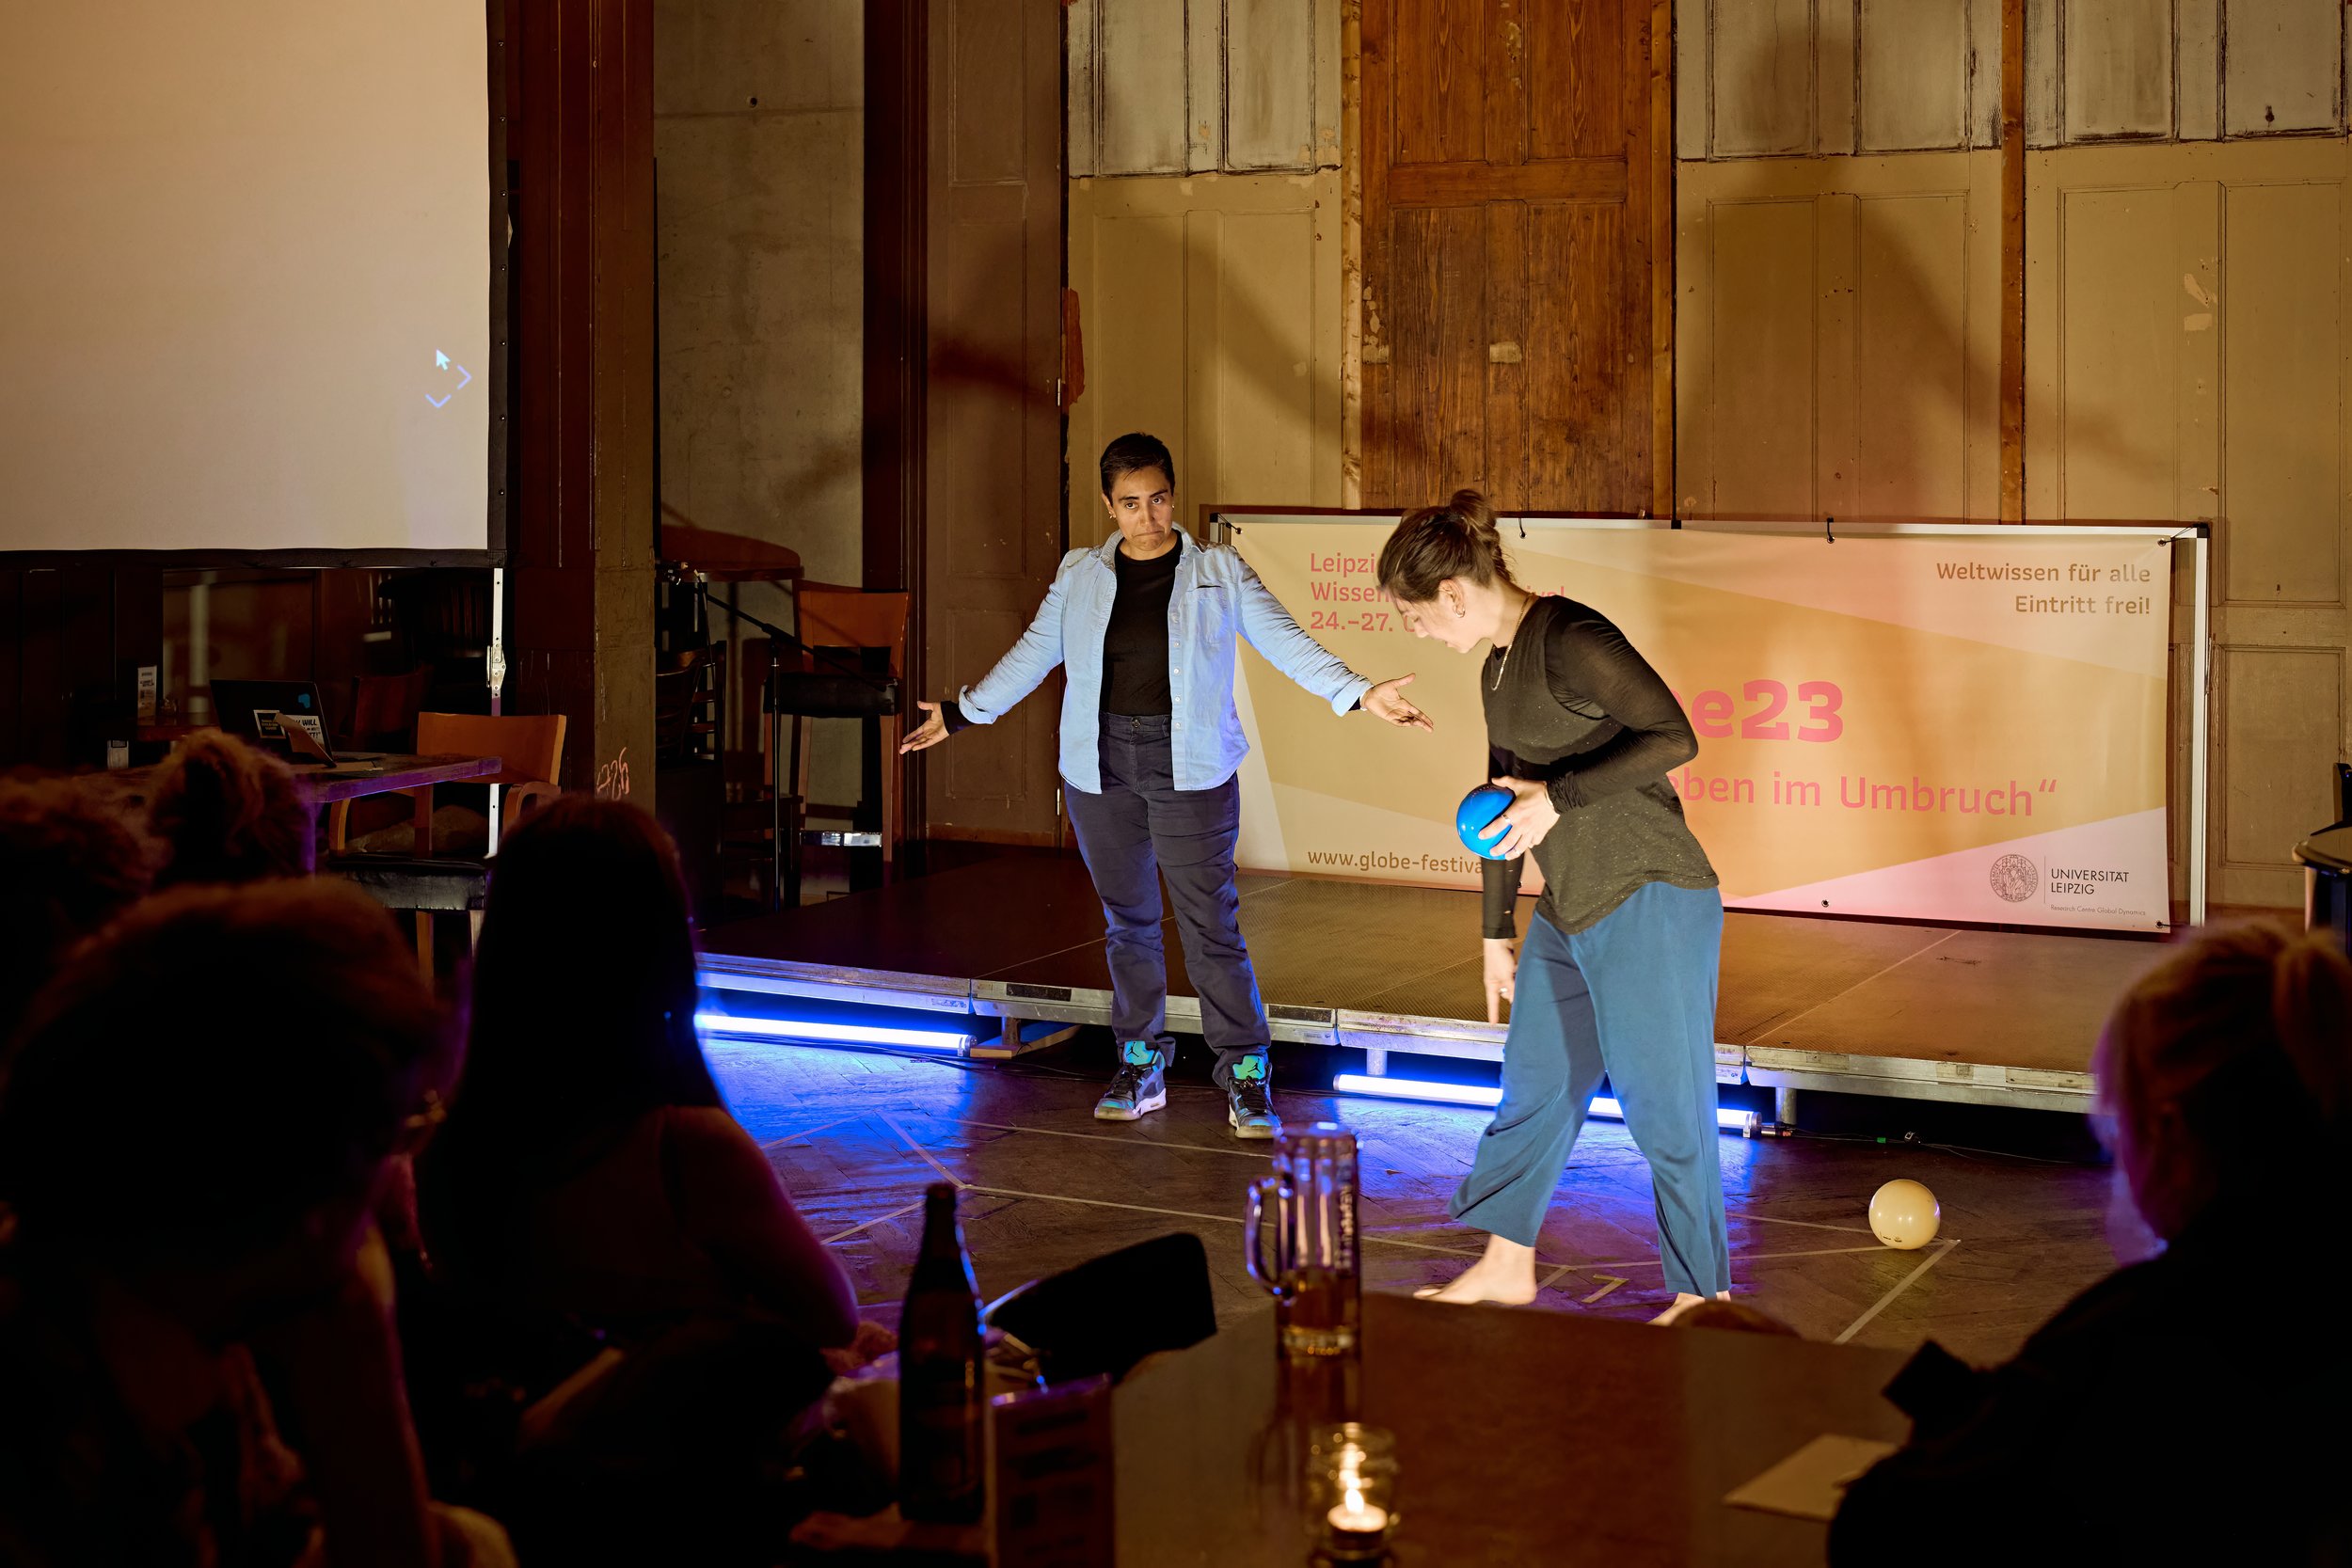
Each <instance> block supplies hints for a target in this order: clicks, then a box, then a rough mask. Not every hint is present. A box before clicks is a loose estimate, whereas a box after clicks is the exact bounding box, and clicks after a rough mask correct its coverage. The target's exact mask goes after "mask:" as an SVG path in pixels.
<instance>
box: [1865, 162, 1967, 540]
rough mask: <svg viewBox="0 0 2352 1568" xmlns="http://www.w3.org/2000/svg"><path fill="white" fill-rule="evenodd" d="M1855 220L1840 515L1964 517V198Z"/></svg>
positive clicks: (1881, 208) (1868, 201)
mask: <svg viewBox="0 0 2352 1568" xmlns="http://www.w3.org/2000/svg"><path fill="white" fill-rule="evenodd" d="M1854 215H1855V220H1856V221H1855V229H1856V232H1855V235H1854V238H1853V241H1852V252H1853V255H1854V257H1855V266H1854V272H1853V276H1854V300H1853V314H1854V323H1853V390H1854V397H1853V406H1854V408H1855V410H1856V414H1855V418H1854V420H1853V430H1854V439H1853V454H1854V461H1853V464H1852V483H1851V486H1850V487H1849V489H1848V493H1847V495H1846V496H1844V497H1843V498H1841V500H1842V504H1843V506H1844V508H1845V513H1844V515H1850V516H1863V517H1955V516H1957V517H1964V516H1967V515H1969V507H1968V484H1967V479H1968V475H1967V460H1968V445H1969V428H1968V420H1967V418H1966V414H1967V406H1968V391H1969V363H1968V357H1969V356H1968V347H1969V345H1968V341H1967V332H1966V327H1965V323H1966V317H1967V307H1968V278H1967V273H1968V198H1967V197H1966V196H1965V195H1962V194H1944V195H1923V196H1878V197H1867V198H1863V199H1861V200H1860V201H1858V202H1856V203H1855V212H1854Z"/></svg>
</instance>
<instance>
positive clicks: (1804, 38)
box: [1708, 0, 1816, 158]
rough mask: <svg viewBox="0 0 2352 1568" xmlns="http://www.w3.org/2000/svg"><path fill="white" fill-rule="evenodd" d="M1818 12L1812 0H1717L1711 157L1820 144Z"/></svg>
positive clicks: (1711, 53) (1711, 56) (1804, 148)
mask: <svg viewBox="0 0 2352 1568" xmlns="http://www.w3.org/2000/svg"><path fill="white" fill-rule="evenodd" d="M1812 11H1813V8H1812V6H1811V5H1810V4H1809V0H1713V4H1712V6H1711V7H1710V16H1711V22H1712V25H1711V27H1710V29H1709V31H1710V42H1711V45H1712V47H1711V48H1710V50H1709V52H1708V98H1709V99H1710V100H1711V102H1712V117H1713V121H1714V130H1713V134H1712V135H1710V136H1709V137H1708V155H1709V156H1710V157H1717V158H1756V157H1770V156H1774V155H1787V154H1791V153H1800V152H1811V151H1813V150H1814V149H1815V127H1816V120H1815V114H1814V109H1815V76H1814V53H1813V38H1812V32H1813V25H1812V23H1813V17H1812Z"/></svg>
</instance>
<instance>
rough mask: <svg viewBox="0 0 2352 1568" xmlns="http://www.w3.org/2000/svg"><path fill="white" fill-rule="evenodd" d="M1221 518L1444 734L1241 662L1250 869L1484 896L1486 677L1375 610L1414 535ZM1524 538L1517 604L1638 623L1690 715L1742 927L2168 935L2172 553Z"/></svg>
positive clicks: (1878, 537)
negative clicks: (1541, 603)
mask: <svg viewBox="0 0 2352 1568" xmlns="http://www.w3.org/2000/svg"><path fill="white" fill-rule="evenodd" d="M1227 521H1228V522H1229V523H1231V524H1232V525H1234V526H1235V527H1236V529H1237V532H1236V533H1235V535H1234V543H1235V545H1236V546H1237V547H1238V548H1239V549H1240V551H1241V553H1242V555H1243V556H1244V557H1245V558H1246V559H1247V560H1248V562H1249V563H1250V565H1251V566H1253V567H1254V568H1256V570H1257V572H1258V575H1259V576H1260V577H1261V578H1263V579H1264V581H1265V584H1266V586H1267V587H1268V588H1270V589H1271V590H1272V591H1273V592H1274V594H1275V596H1276V597H1278V598H1279V599H1280V600H1281V601H1282V602H1283V604H1284V605H1285V606H1287V607H1288V608H1289V610H1290V611H1291V613H1292V614H1293V615H1295V617H1296V618H1297V620H1298V623H1299V625H1301V626H1305V627H1307V628H1308V629H1309V630H1310V631H1311V632H1312V633H1313V635H1314V636H1315V637H1316V638H1317V639H1318V640H1319V641H1322V642H1323V643H1324V645H1325V646H1327V647H1328V648H1330V649H1331V650H1332V651H1333V652H1334V653H1336V654H1338V655H1339V656H1340V657H1343V658H1344V659H1346V660H1347V662H1348V663H1349V664H1350V665H1352V666H1353V667H1354V668H1355V669H1356V670H1358V671H1359V672H1360V673H1363V674H1366V675H1369V676H1371V677H1373V678H1375V679H1385V678H1388V677H1390V676H1393V675H1400V674H1404V673H1406V672H1408V671H1409V672H1411V673H1413V674H1414V676H1415V680H1414V684H1413V686H1412V687H1411V689H1410V692H1409V694H1410V695H1411V696H1412V698H1413V699H1414V700H1415V701H1416V702H1417V703H1418V704H1420V705H1421V706H1422V708H1423V709H1424V710H1426V711H1427V712H1428V713H1429V715H1430V716H1431V718H1432V719H1433V720H1434V721H1436V723H1437V726H1438V729H1437V734H1436V735H1434V736H1430V735H1424V734H1422V733H1420V732H1416V731H1403V730H1397V729H1393V728H1391V727H1390V726H1388V725H1385V724H1380V723H1376V722H1372V721H1367V720H1365V719H1363V718H1361V717H1351V718H1349V719H1348V720H1346V721H1339V722H1335V721H1333V719H1332V717H1331V713H1330V709H1329V707H1328V706H1327V705H1324V704H1322V703H1319V702H1318V701H1317V700H1316V699H1315V698H1313V697H1311V696H1310V695H1308V694H1307V693H1306V692H1304V691H1301V690H1300V689H1297V688H1296V687H1295V686H1293V685H1292V684H1291V683H1290V682H1288V681H1287V680H1285V679H1283V678H1282V677H1281V676H1280V675H1279V674H1277V673H1274V671H1273V669H1272V667H1271V666H1269V665H1268V664H1266V663H1265V661H1264V660H1263V659H1261V658H1259V657H1257V656H1256V655H1255V654H1254V653H1245V655H1244V657H1243V660H1242V671H1243V674H1242V679H1241V682H1240V686H1239V689H1238V690H1237V697H1238V700H1239V702H1240V705H1241V713H1242V721H1243V724H1244V726H1245V728H1246V729H1247V731H1248V736H1249V740H1250V744H1251V752H1250V756H1249V758H1248V761H1247V762H1246V763H1245V764H1244V765H1243V768H1242V775H1241V782H1242V789H1243V799H1242V832H1241V847H1240V855H1241V860H1242V863H1243V864H1244V865H1245V866H1247V867H1249V868H1252V869H1258V870H1281V871H1294V872H1308V873H1313V874H1318V875H1324V876H1338V877H1352V878H1359V879H1367V880H1382V881H1402V882H1414V883H1421V884H1424V885H1439V886H1463V887H1470V886H1475V885H1476V884H1477V881H1478V878H1479V868H1478V863H1477V861H1476V860H1475V858H1474V857H1472V856H1471V855H1470V853H1469V852H1468V851H1467V850H1465V849H1464V848H1463V847H1462V846H1461V844H1460V841H1459V840H1458V839H1456V838H1455V837H1454V826H1453V824H1454V805H1455V803H1456V802H1457V801H1458V800H1460V799H1461V797H1462V795H1463V793H1464V792H1465V791H1466V790H1468V789H1469V788H1470V786H1471V785H1472V784H1476V783H1477V782H1478V781H1479V780H1480V779H1481V778H1482V777H1484V773H1485V765H1486V726H1485V720H1484V718H1483V716H1482V714H1481V710H1480V706H1479V698H1478V687H1477V673H1478V670H1479V668H1480V665H1479V661H1478V659H1477V658H1475V657H1463V656H1461V655H1458V654H1454V653H1451V652H1449V651H1448V650H1447V649H1445V648H1443V647H1441V646H1439V645H1438V644H1437V643H1435V642H1429V641H1419V640H1417V639H1415V638H1414V637H1413V636H1412V635H1411V634H1410V633H1408V632H1406V631H1405V630H1404V629H1403V626H1402V623H1401V621H1400V619H1399V618H1398V616H1397V614H1396V612H1395V611H1394V610H1393V609H1392V608H1391V607H1390V606H1389V605H1388V604H1386V603H1384V602H1383V601H1382V600H1381V598H1380V596H1379V593H1378V588H1377V584H1376V582H1375V578H1374V570H1373V568H1374V562H1375V559H1376V558H1377V556H1378V554H1379V550H1380V546H1381V543H1382V541H1384V540H1385V539H1386V538H1387V537H1388V533H1389V531H1390V529H1391V526H1392V525H1393V519H1392V518H1384V517H1361V516H1354V517H1347V518H1344V519H1336V518H1335V519H1322V518H1317V517H1315V516H1313V515H1265V516H1252V515H1236V514H1229V515H1227ZM1503 530H1504V539H1505V542H1506V544H1507V545H1508V546H1509V547H1510V554H1511V557H1512V562H1513V570H1514V571H1515V572H1516V574H1517V575H1518V579H1519V581H1520V582H1521V583H1523V584H1524V585H1526V586H1527V587H1528V588H1530V589H1531V590H1534V591H1537V592H1541V593H1551V594H1567V595H1568V596H1570V597H1573V598H1577V599H1581V600H1582V601H1583V602H1584V603H1586V604H1588V605H1591V606H1592V607H1593V608H1594V609H1596V610H1599V611H1600V612H1601V613H1602V614H1604V615H1606V616H1608V617H1609V618H1610V619H1611V620H1613V621H1614V622H1615V623H1616V624H1617V625H1618V626H1620V627H1622V628H1623V629H1624V631H1625V633H1626V635H1627V636H1628V637H1629V639H1631V640H1632V642H1633V645H1634V646H1635V647H1636V648H1638V649H1640V650H1641V652H1642V653H1643V655H1644V656H1645V657H1647V658H1648V659H1649V661H1650V663H1651V664H1652V665H1654V666H1656V668H1657V669H1658V671H1659V673H1661V675H1663V676H1664V677H1665V680H1666V683H1667V684H1668V685H1669V686H1671V687H1673V688H1674V689H1675V692H1676V695H1677V697H1679V698H1680V699H1681V702H1682V705H1683V708H1684V710H1685V711H1686V712H1687V713H1688V714H1689V715H1690V716H1691V721H1692V727H1693V728H1694V730H1695V731H1696V732H1697V735H1698V741H1699V752H1698V755H1697V756H1696V757H1695V758H1693V759H1692V761H1691V762H1690V763H1689V764H1688V765H1687V766H1685V767H1682V768H1677V769H1676V770H1675V772H1674V773H1673V775H1672V780H1673V784H1674V786H1675V789H1676V790H1677V792H1678V793H1679V794H1680V796H1681V797H1682V801H1683V808H1684V810H1685V811H1686V812H1687V813H1688V814H1689V816H1690V821H1691V826H1692V830H1693V831H1694V832H1696V833H1697V834H1698V838H1699V842H1700V843H1701V844H1702V845H1704V846H1705V847H1706V848H1707V853H1708V858H1709V859H1710V860H1712V861H1713V863H1714V864H1715V869H1716V872H1717V874H1718V875H1720V876H1721V877H1722V879H1723V891H1724V901H1725V902H1726V903H1728V904H1731V905H1734V906H1736V907H1740V908H1744V909H1751V910H1806V911H1817V912H1818V911H1831V912H1836V913H1843V914H1861V915H1876V916H1883V917H1907V918H1921V919H1931V920H1960V921H1980V922H1993V923H2001V924H2013V925H2044V926H2067V927H2107V928H2114V929H2124V930H2153V929H2162V928H2164V927H2165V926H2166V925H2167V921H2168V902H2167V880H2166V842H2167V840H2166V831H2165V712H2166V679H2167V653H2166V641H2167V629H2168V620H2169V602H2170V581H2171V573H2170V554H2169V550H2170V541H2169V539H2167V538H2161V537H2155V536H2152V535H2150V534H2147V533H2141V532H2122V531H2114V530H2107V531H2076V532H2072V533H2057V532H2055V531H2042V530H2036V531H2031V532H2026V531H2016V532H2014V533H2010V532H2003V533H1999V534H1985V533H1975V534H1918V533H1906V534H1888V533H1857V534H1851V535H1840V536H1839V537H1838V538H1837V539H1836V541H1835V542H1832V541H1830V540H1829V539H1827V538H1825V537H1824V536H1822V535H1820V534H1814V535H1809V536H1797V535H1789V534H1765V533H1742V532H1737V531H1708V530H1704V529H1690V528H1686V529H1661V528H1657V527H1654V526H1652V525H1648V524H1627V523H1616V522H1563V521H1559V520H1555V519H1544V520H1537V519H1533V518H1531V519H1529V520H1528V521H1527V522H1526V523H1525V525H1524V533H1523V535H1522V533H1521V525H1520V524H1519V523H1518V521H1516V520H1514V519H1505V520H1504V522H1503ZM1480 652H1481V653H1483V652H1484V650H1483V648H1482V649H1481V650H1480ZM1531 885H1532V882H1531Z"/></svg>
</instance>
